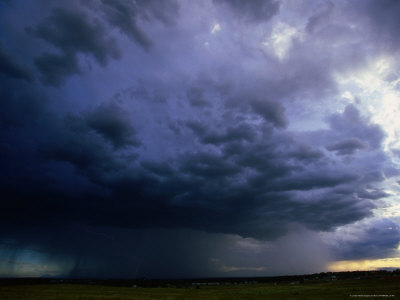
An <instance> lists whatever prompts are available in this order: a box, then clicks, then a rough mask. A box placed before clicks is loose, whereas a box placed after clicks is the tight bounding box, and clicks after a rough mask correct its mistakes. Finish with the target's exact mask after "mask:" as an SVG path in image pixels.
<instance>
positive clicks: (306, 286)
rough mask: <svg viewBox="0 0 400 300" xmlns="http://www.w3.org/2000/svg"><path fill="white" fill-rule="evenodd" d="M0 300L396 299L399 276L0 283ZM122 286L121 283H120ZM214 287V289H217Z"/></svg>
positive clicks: (399, 292) (399, 284) (398, 294)
mask: <svg viewBox="0 0 400 300" xmlns="http://www.w3.org/2000/svg"><path fill="white" fill-rule="evenodd" d="M0 283H1V284H0V299H18V300H20V299H37V300H39V299H41V300H42V299H43V300H47V299H82V300H90V299H108V300H111V299H140V300H148V299H169V300H174V299H194V300H196V299H204V300H205V299H207V300H213V299H227V300H228V299H229V300H231V299H365V298H368V299H388V298H389V299H400V276H384V275H382V276H381V275H380V276H366V277H362V278H358V277H356V278H345V279H338V278H337V277H336V276H331V277H330V278H315V279H306V280H300V281H286V280H282V279H281V280H278V281H276V282H256V281H250V282H247V283H245V282H240V281H237V282H235V281H232V280H231V281H227V282H217V281H213V282H209V284H210V285H203V284H206V282H203V283H202V285H200V286H196V285H193V284H192V283H190V284H189V283H188V281H185V283H186V284H184V285H179V284H177V283H178V281H175V284H169V283H166V284H164V285H159V286H153V287H140V286H138V285H133V286H123V285H126V284H116V283H117V282H116V281H111V282H110V284H113V285H109V284H107V281H92V282H91V283H90V282H88V281H82V280H81V281H79V280H78V281H69V282H68V281H67V282H65V281H64V280H43V281H42V282H41V281H40V280H38V281H36V282H34V283H32V282H29V280H28V281H25V282H21V280H19V281H18V280H16V281H13V280H8V281H5V280H3V281H2V282H0ZM125 283H126V282H125ZM217 284H219V285H217Z"/></svg>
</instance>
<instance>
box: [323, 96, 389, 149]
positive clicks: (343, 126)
mask: <svg viewBox="0 0 400 300" xmlns="http://www.w3.org/2000/svg"><path fill="white" fill-rule="evenodd" d="M328 122H329V125H330V126H331V128H332V129H333V130H334V131H337V132H340V133H341V134H343V135H344V136H347V137H348V138H350V139H346V140H344V141H340V142H339V143H337V144H334V145H336V146H337V147H338V148H357V149H361V148H362V147H363V146H362V145H361V144H364V148H365V147H366V146H367V145H368V146H369V147H370V148H371V149H377V148H379V147H380V146H381V144H382V140H383V138H384V133H383V131H382V129H381V128H380V127H379V126H377V125H374V124H369V122H368V120H363V119H362V117H361V115H360V112H359V111H358V109H357V108H356V107H355V106H354V105H352V104H349V105H347V106H346V108H345V110H344V112H343V114H333V115H332V116H330V117H329V118H328ZM342 143H343V144H342ZM355 144H357V145H355ZM328 147H330V146H328ZM347 151H350V150H348V149H347Z"/></svg>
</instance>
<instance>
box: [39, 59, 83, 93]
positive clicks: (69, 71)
mask: <svg viewBox="0 0 400 300" xmlns="http://www.w3.org/2000/svg"><path fill="white" fill-rule="evenodd" d="M35 65H36V67H37V69H38V70H39V72H40V73H41V74H42V77H41V80H42V82H43V83H44V84H45V85H51V86H55V87H60V86H61V85H62V84H63V83H64V82H65V80H66V79H67V78H68V77H69V76H71V75H74V74H80V73H81V71H80V69H79V66H78V60H77V57H76V56H75V54H73V53H66V54H53V53H43V54H42V55H40V56H39V57H37V58H36V59H35Z"/></svg>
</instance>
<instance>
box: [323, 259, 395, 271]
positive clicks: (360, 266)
mask: <svg viewBox="0 0 400 300" xmlns="http://www.w3.org/2000/svg"><path fill="white" fill-rule="evenodd" d="M391 268H400V257H390V258H382V259H365V260H341V261H335V262H333V263H331V264H329V265H328V267H327V270H328V271H330V272H346V271H374V270H379V269H391Z"/></svg>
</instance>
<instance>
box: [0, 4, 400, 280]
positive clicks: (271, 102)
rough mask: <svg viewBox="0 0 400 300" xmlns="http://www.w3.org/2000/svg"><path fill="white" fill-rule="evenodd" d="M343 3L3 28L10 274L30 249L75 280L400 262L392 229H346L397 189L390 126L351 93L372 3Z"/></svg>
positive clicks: (110, 8) (179, 10)
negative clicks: (344, 232) (357, 232)
mask: <svg viewBox="0 0 400 300" xmlns="http://www.w3.org/2000/svg"><path fill="white" fill-rule="evenodd" d="M389 4H390V3H388V5H389ZM349 5H350V4H348V3H341V2H338V4H329V5H327V4H324V3H319V1H313V2H308V1H306V2H305V3H301V2H299V3H297V4H294V3H293V2H290V1H267V0H265V1H250V2H246V1H244V2H243V1H225V0H224V1H216V0H215V1H206V2H202V3H189V2H185V1H128V0H120V1H108V0H102V1H97V0H93V1H90V2H87V3H85V4H82V3H80V2H79V1H72V2H70V3H69V4H68V5H64V4H57V5H56V6H54V7H53V6H52V7H50V8H48V9H45V2H43V3H39V4H37V7H38V8H43V11H44V12H45V13H43V12H41V14H40V16H41V18H40V19H39V20H37V21H35V22H34V23H28V22H27V23H26V24H23V26H21V25H20V24H16V23H13V21H11V18H5V19H4V20H6V21H2V22H6V23H7V25H8V27H7V28H9V31H4V32H1V33H0V38H1V48H0V72H1V75H0V76H1V78H2V79H3V80H2V82H3V84H2V85H1V87H0V94H1V98H2V99H3V100H2V102H1V104H0V105H1V106H0V107H1V110H0V116H1V119H0V129H1V132H0V135H1V136H0V138H1V158H0V162H1V168H0V176H1V182H0V185H1V192H0V193H1V195H0V198H1V199H2V200H1V206H2V209H1V211H0V224H1V226H0V227H1V229H0V255H2V257H3V259H2V260H1V261H0V266H1V267H2V268H4V270H7V271H3V273H2V274H0V275H2V276H4V274H6V275H7V274H9V275H10V274H11V275H18V274H19V273H18V272H20V273H21V274H22V273H23V269H21V268H22V267H18V263H21V259H22V258H21V257H26V255H27V254H26V253H31V254H30V255H31V256H32V255H33V256H34V255H36V259H37V260H39V261H40V259H43V260H47V261H48V262H51V263H54V265H55V266H58V269H57V268H56V267H55V269H52V270H50V269H49V270H47V271H46V272H48V273H51V274H50V275H57V274H63V275H70V276H76V277H85V276H88V277H93V276H101V277H102V276H103V277H137V276H150V277H179V276H188V277H194V276H226V275H235V276H238V275H255V274H256V275H264V274H267V275H272V274H288V273H300V272H314V271H315V272H317V271H321V270H323V269H324V268H325V265H326V263H327V262H328V261H329V260H331V259H355V258H357V259H361V258H371V257H373V258H378V257H382V256H384V255H386V256H387V255H393V253H395V249H396V245H397V244H398V242H399V240H400V236H399V234H398V226H397V225H396V222H397V221H396V220H394V219H393V220H392V219H387V218H386V219H384V221H376V220H375V221H371V222H370V223H368V221H365V222H367V223H366V225H365V226H364V227H363V235H361V236H357V238H355V237H354V236H353V235H351V234H350V235H349V236H350V237H349V236H346V237H344V236H341V235H340V231H338V230H339V229H340V228H346V226H353V225H352V224H358V223H357V222H360V221H361V220H370V219H371V218H372V219H373V218H375V216H374V210H377V209H379V208H380V207H381V206H382V203H383V201H384V200H385V199H386V198H387V197H389V196H390V195H392V194H393V192H392V191H391V192H387V191H386V189H385V184H386V182H388V181H390V180H392V179H395V178H396V176H398V169H397V167H396V165H393V163H392V161H393V158H392V157H391V156H390V155H389V154H388V153H389V152H390V151H388V149H386V148H385V147H387V144H386V142H385V141H386V139H387V138H388V134H389V133H388V131H387V130H386V129H385V128H384V127H382V126H381V125H380V124H378V122H377V121H376V120H378V121H379V119H375V118H374V115H373V114H371V112H369V111H366V110H365V107H367V105H364V104H362V101H363V99H361V100H360V98H361V97H362V95H361V94H362V93H361V92H359V94H360V96H357V97H350V96H346V97H347V98H345V97H344V96H343V95H348V93H349V92H348V91H347V94H346V93H343V92H342V91H341V89H342V86H341V84H342V82H344V79H341V77H340V76H343V78H344V77H345V76H347V74H348V73H349V72H350V71H349V70H362V69H363V68H364V66H368V65H369V64H370V62H369V59H370V58H369V57H370V56H374V55H378V53H380V51H381V49H380V47H381V46H375V41H376V39H377V37H378V36H379V38H380V34H379V32H380V30H382V29H380V26H381V24H380V23H379V22H378V21H377V22H378V23H379V25H378V23H377V24H375V23H374V22H375V21H374V19H373V18H372V19H370V21H368V22H367V21H366V18H367V17H366V16H367V15H371V14H374V12H373V11H372V10H371V6H374V5H377V4H375V3H374V2H373V1H372V2H371V3H370V2H368V3H367V4H363V7H362V9H360V8H359V7H358V6H359V5H360V4H354V7H353V6H351V7H349ZM390 5H392V4H390ZM393 5H394V4H393ZM394 6H395V5H394ZM28 9H29V7H28V6H27V7H25V6H24V5H23V4H18V5H17V4H16V6H15V7H14V6H5V7H4V9H3V10H2V12H1V14H2V15H5V16H8V15H9V16H12V17H15V18H22V16H23V15H24V14H25V13H26V11H27V10H28ZM358 11H359V17H358V18H356V17H355V14H356V12H358ZM385 11H386V10H385V9H384V8H383V7H381V9H378V12H379V13H377V15H376V16H375V15H374V17H376V18H377V19H379V18H381V17H380V14H385V16H386V13H385ZM194 12H196V13H198V15H199V18H203V19H202V20H200V19H198V18H197V17H194ZM42 14H44V15H42ZM357 16H358V15H357ZM387 16H388V18H389V20H391V18H394V16H392V13H391V12H388V14H387ZM218 19H219V21H218V22H220V23H216V21H215V20H218ZM350 19H351V22H350V21H349V20H350ZM21 21H22V23H24V22H23V20H22V19H21ZM366 22H367V23H366ZM392 22H395V21H388V22H387V24H386V25H382V26H387V28H388V30H390V28H392V26H394V25H393V24H392ZM366 24H367V25H366ZM217 25H218V26H217ZM362 30H364V31H366V34H365V35H364V34H363V35H361V37H359V38H358V39H357V40H354V39H353V38H354V36H355V35H358V34H359V33H360V32H362ZM385 32H386V33H385V34H389V36H392V35H394V33H390V31H385ZM15 33H18V34H15ZM13 34H15V36H18V37H26V38H27V39H30V41H31V42H32V48H31V49H29V50H30V51H28V52H26V51H23V50H21V49H20V50H18V51H13V49H14V50H15V49H19V48H21V47H22V45H24V43H25V41H22V40H21V41H20V40H18V39H14V42H13V43H6V41H7V42H9V41H10V40H13V39H12V36H13ZM382 39H383V41H386V39H385V38H382ZM327 40H329V41H330V43H329V44H328V43H327V42H326V41H327ZM387 40H388V41H387V50H386V51H387V52H391V51H390V50H391V49H392V47H393V41H392V40H389V39H387ZM363 45H369V47H370V48H368V51H367V50H362V49H364V46H363ZM331 47H333V48H334V50H332V49H331ZM338 53H339V54H338ZM393 55H394V57H396V55H397V52H393ZM355 57H357V59H354V58H355ZM35 72H36V73H35ZM392 75H393V74H392ZM392 77H393V76H392ZM35 79H39V80H35ZM77 79H79V80H77ZM391 80H392V81H393V79H391ZM348 85H350V84H348ZM348 89H350V90H351V88H350V87H349V88H348ZM355 90H356V89H354V91H355ZM352 91H353V90H352ZM354 93H355V92H354ZM349 97H350V98H349ZM365 101H369V99H365ZM392 148H393V149H390V150H391V151H392V152H390V153H396V152H395V151H396V148H395V147H392ZM363 222H364V221H363ZM382 224H383V225H382ZM387 224H390V226H386V225H387ZM387 227H390V228H391V229H390V231H385V229H382V228H387ZM354 228H355V227H354ZM354 228H353V229H354ZM321 232H322V233H324V234H329V233H333V234H332V239H334V242H331V243H324V241H323V240H321V239H320V238H319V233H321ZM382 232H383V233H384V234H382ZM378 236H379V237H383V238H382V240H380V239H377V237H378ZM300 241H307V243H301V242H300ZM335 241H337V242H338V243H339V242H341V243H342V244H343V245H345V246H343V247H340V246H338V244H337V243H336V244H335ZM299 243H300V244H302V246H301V247H297V248H296V249H298V250H299V251H298V253H297V254H296V255H295V254H294V252H293V251H292V250H291V249H292V248H293V247H292V245H294V244H296V245H297V244H299ZM361 248H362V249H363V250H360V249H361ZM32 253H33V254H32ZM37 257H40V259H39V258H37ZM0 258H1V257H0ZM288 260H291V261H292V263H290V264H288V265H285V264H283V263H282V264H281V263H280V262H283V261H288ZM24 263H25V264H27V265H29V264H30V266H32V265H33V263H32V262H29V261H28V262H24ZM37 264H39V263H37ZM289 265H290V266H289ZM35 266H36V265H35ZM32 268H33V269H34V268H37V267H32ZM36 271H37V270H36ZM25 272H27V271H26V270H25ZM30 272H33V273H34V271H32V270H31V269H30ZM37 272H39V271H37ZM41 272H42V273H43V272H45V271H43V270H42V271H41ZM57 272H58V273H57ZM39 273H40V272H39ZM34 274H36V273H34Z"/></svg>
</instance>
